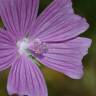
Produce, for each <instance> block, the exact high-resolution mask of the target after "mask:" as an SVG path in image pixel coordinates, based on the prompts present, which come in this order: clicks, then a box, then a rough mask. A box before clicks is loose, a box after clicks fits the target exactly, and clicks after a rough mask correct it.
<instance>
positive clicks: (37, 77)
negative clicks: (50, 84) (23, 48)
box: [7, 56, 48, 96]
mask: <svg viewBox="0 0 96 96" xmlns="http://www.w3.org/2000/svg"><path fill="white" fill-rule="evenodd" d="M7 89H8V92H9V95H12V94H18V95H20V96H24V95H27V96H48V95H47V88H46V85H45V81H44V79H43V75H42V73H41V72H40V70H39V69H38V67H37V66H36V65H35V64H33V63H32V61H31V59H30V58H27V57H26V56H22V57H20V58H18V60H16V61H15V62H14V64H13V66H12V68H11V71H10V74H9V78H8V86H7Z"/></svg>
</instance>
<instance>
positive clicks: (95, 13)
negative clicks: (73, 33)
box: [0, 0, 96, 96]
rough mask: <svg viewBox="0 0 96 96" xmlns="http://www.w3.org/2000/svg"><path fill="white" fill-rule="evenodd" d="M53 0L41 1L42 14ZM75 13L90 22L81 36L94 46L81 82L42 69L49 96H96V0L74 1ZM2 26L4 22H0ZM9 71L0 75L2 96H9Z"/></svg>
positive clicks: (87, 59)
mask: <svg viewBox="0 0 96 96" xmlns="http://www.w3.org/2000/svg"><path fill="white" fill-rule="evenodd" d="M51 2H52V0H41V3H40V10H39V12H41V11H42V10H43V9H44V8H45V7H46V6H48V4H49V3H51ZM72 2H73V8H74V10H75V12H76V13H77V14H79V15H81V16H83V17H85V18H86V19H87V20H88V23H89V24H90V28H89V29H88V31H87V32H85V33H84V34H82V35H81V36H85V37H88V38H91V39H92V40H93V43H92V46H91V48H90V49H89V54H88V55H87V56H85V57H84V59H83V64H84V71H85V72H84V77H83V78H82V79H81V80H72V79H71V78H68V77H66V76H65V75H64V74H61V73H58V72H56V71H53V70H51V69H48V68H45V67H43V68H42V71H43V73H44V76H45V79H46V83H47V86H48V91H49V96H96V0H72ZM0 26H2V22H0ZM7 76H8V71H3V72H1V73H0V96H8V94H7V90H6V85H7Z"/></svg>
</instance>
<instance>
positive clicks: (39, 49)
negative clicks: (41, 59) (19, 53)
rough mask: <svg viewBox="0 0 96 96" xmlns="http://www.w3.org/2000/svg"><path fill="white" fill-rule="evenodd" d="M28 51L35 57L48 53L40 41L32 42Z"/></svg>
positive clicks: (45, 46)
mask: <svg viewBox="0 0 96 96" xmlns="http://www.w3.org/2000/svg"><path fill="white" fill-rule="evenodd" d="M29 49H30V50H31V52H32V54H33V55H35V56H42V55H43V53H46V52H47V51H48V49H47V45H46V43H44V42H41V41H40V39H35V40H33V41H32V42H31V46H30V48H29Z"/></svg>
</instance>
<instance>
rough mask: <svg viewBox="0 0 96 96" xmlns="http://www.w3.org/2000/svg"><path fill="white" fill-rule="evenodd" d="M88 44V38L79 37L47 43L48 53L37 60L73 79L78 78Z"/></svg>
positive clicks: (81, 73) (81, 72) (89, 42)
mask: <svg viewBox="0 0 96 96" xmlns="http://www.w3.org/2000/svg"><path fill="white" fill-rule="evenodd" d="M90 44H91V40H90V39H87V38H80V37H78V38H76V39H73V40H70V41H67V42H64V43H49V44H48V53H46V54H44V56H45V57H44V58H43V59H39V61H40V62H41V63H43V64H44V65H45V66H47V67H49V68H52V69H55V70H57V71H59V72H62V73H64V74H65V75H67V76H69V77H71V78H73V79H80V78H81V77H82V75H83V66H82V62H81V61H82V59H83V56H84V55H86V54H87V51H88V48H89V46H90Z"/></svg>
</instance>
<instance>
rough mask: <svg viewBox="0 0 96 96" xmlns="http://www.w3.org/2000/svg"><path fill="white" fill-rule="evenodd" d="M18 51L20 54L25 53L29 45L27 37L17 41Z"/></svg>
mask: <svg viewBox="0 0 96 96" xmlns="http://www.w3.org/2000/svg"><path fill="white" fill-rule="evenodd" d="M17 47H18V52H19V53H20V54H24V53H25V54H27V49H28V47H29V40H28V39H27V38H24V39H23V40H21V41H18V42H17Z"/></svg>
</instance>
